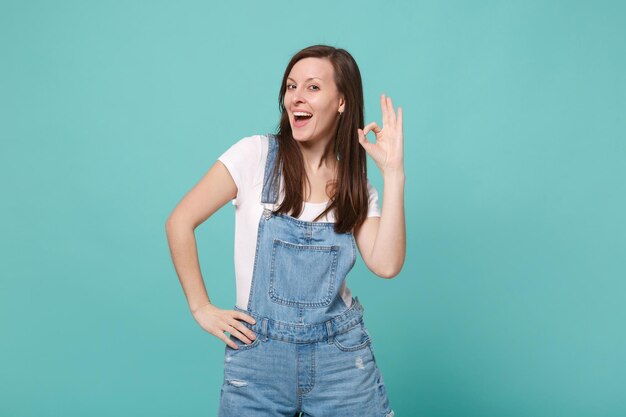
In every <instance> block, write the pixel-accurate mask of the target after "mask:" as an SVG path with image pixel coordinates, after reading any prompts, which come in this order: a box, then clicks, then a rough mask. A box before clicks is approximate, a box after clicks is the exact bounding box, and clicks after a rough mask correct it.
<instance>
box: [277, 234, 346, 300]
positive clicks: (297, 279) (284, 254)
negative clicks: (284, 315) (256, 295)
mask: <svg viewBox="0 0 626 417" xmlns="http://www.w3.org/2000/svg"><path fill="white" fill-rule="evenodd" d="M338 253H339V246H322V245H299V244H295V243H290V242H285V241H283V240H280V239H274V243H273V246H272V259H271V268H270V285H269V296H270V299H271V300H272V301H274V302H275V303H279V304H285V305H288V306H292V307H309V308H310V307H325V306H327V305H329V304H330V302H331V301H332V299H333V295H334V292H335V273H336V270H337V257H338Z"/></svg>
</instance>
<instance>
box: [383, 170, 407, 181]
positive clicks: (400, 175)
mask: <svg viewBox="0 0 626 417" xmlns="http://www.w3.org/2000/svg"><path fill="white" fill-rule="evenodd" d="M404 179H405V175H404V168H394V169H389V168H388V169H385V170H384V171H383V180H384V181H385V182H386V181H403V182H404Z"/></svg>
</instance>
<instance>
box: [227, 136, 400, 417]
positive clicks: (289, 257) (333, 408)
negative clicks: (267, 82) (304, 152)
mask: <svg viewBox="0 0 626 417" xmlns="http://www.w3.org/2000/svg"><path fill="white" fill-rule="evenodd" d="M268 139H269V150H268V156H267V162H266V165H265V177H264V182H263V193H262V198H261V200H262V201H261V204H263V205H264V211H263V215H262V216H261V219H260V220H259V232H258V235H257V245H256V248H257V250H256V256H255V261H254V270H253V275H252V286H251V288H250V297H249V301H248V306H247V308H246V309H240V308H239V307H237V306H235V307H234V308H235V309H236V310H239V311H243V312H245V313H246V314H248V315H250V316H252V317H254V318H255V319H256V323H255V324H254V325H251V324H249V323H247V322H245V321H241V323H242V324H243V325H244V326H246V327H248V328H249V329H251V330H252V331H253V332H254V333H255V334H256V336H257V337H256V339H254V340H253V342H252V343H251V344H245V343H243V342H242V341H240V340H239V339H237V338H235V337H233V336H230V339H231V340H232V341H234V342H235V343H236V344H237V346H238V347H239V349H233V348H231V347H230V346H228V345H226V347H225V354H224V381H223V384H222V389H221V393H220V404H219V416H220V417H235V416H236V417H242V416H243V417H256V416H268V417H269V416H285V417H294V416H298V415H302V416H311V417H324V416H340V417H351V416H358V417H369V416H371V417H392V416H393V414H394V412H393V410H392V409H391V408H390V405H389V400H388V398H387V392H386V388H385V384H384V381H383V377H382V374H381V373H380V370H379V368H378V366H377V364H376V359H375V356H374V350H373V346H372V340H371V337H370V333H369V331H368V329H367V327H366V326H365V322H364V320H363V306H362V305H361V303H360V301H359V299H358V297H353V298H352V303H351V305H350V306H347V305H346V303H345V302H344V301H343V299H342V297H341V294H340V289H341V287H342V284H343V282H344V280H345V278H346V275H347V274H348V272H349V271H350V270H351V269H352V267H353V266H354V263H355V261H356V244H355V241H354V236H353V235H352V233H341V234H339V233H336V232H335V231H334V228H333V224H332V223H324V222H308V221H302V220H298V219H295V218H293V217H291V216H287V215H284V214H276V213H274V212H273V209H274V208H275V204H276V201H277V198H278V189H279V183H275V182H274V181H272V178H273V177H272V168H273V166H274V161H275V158H276V155H277V147H278V141H277V140H276V138H275V137H274V136H273V135H271V134H270V135H268ZM279 178H280V177H279Z"/></svg>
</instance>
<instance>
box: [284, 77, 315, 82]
mask: <svg viewBox="0 0 626 417" xmlns="http://www.w3.org/2000/svg"><path fill="white" fill-rule="evenodd" d="M315 79H317V80H320V81H324V80H322V79H321V78H318V77H311V78H307V79H306V80H305V81H304V82H307V81H311V80H315ZM287 80H291V81H295V80H294V79H293V78H291V77H287Z"/></svg>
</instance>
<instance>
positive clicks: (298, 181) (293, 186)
mask: <svg viewBox="0 0 626 417" xmlns="http://www.w3.org/2000/svg"><path fill="white" fill-rule="evenodd" d="M303 58H326V59H328V60H329V61H330V62H331V64H332V66H333V69H334V73H335V76H334V78H335V84H336V86H337V90H338V91H339V93H340V94H343V96H344V100H345V106H344V111H343V114H341V116H339V123H338V126H337V132H336V136H335V138H334V139H333V140H332V141H331V142H330V146H334V151H335V153H336V154H337V156H338V157H339V160H338V161H337V178H336V182H335V183H334V184H332V190H333V192H332V193H331V194H332V195H331V202H330V204H329V205H328V207H326V209H325V210H324V211H323V212H322V213H320V215H319V216H317V217H316V218H315V220H318V219H319V218H321V217H323V216H324V215H325V214H326V213H328V212H330V211H331V210H334V214H335V220H336V222H335V225H334V229H335V231H336V232H337V233H347V232H351V231H352V229H353V228H354V227H358V226H360V225H361V224H362V223H363V221H364V220H365V218H366V216H367V209H368V200H369V198H368V191H367V164H366V156H365V150H364V149H363V147H362V146H361V145H360V143H359V138H358V133H357V128H361V129H363V123H364V116H363V113H364V112H363V84H362V81H361V73H360V72H359V67H358V66H357V64H356V61H355V60H354V58H353V57H352V55H350V53H348V51H346V50H345V49H341V48H335V47H332V46H328V45H313V46H309V47H307V48H304V49H302V50H301V51H299V52H298V53H296V54H295V55H294V56H293V57H292V58H291V60H290V61H289V64H288V65H287V68H286V69H285V74H284V75H283V81H282V84H281V86H280V93H279V95H278V107H279V109H280V112H281V117H280V124H279V126H278V132H277V134H276V138H277V139H278V144H279V147H278V157H277V158H276V164H275V166H274V180H275V181H276V180H277V177H278V174H279V172H278V170H279V168H278V167H280V166H281V165H282V174H283V183H284V187H285V197H284V199H283V201H282V202H281V204H280V206H279V207H278V209H277V210H276V212H277V213H284V214H287V215H292V216H294V217H299V216H300V214H301V213H302V210H303V209H304V182H305V181H308V178H307V176H306V172H305V169H304V160H303V158H302V153H301V152H300V148H299V147H298V144H297V143H296V141H295V140H294V138H293V133H292V131H291V125H290V123H289V114H288V113H287V110H286V109H285V105H284V98H285V91H286V84H287V78H288V77H289V73H290V72H291V69H292V68H293V66H294V65H295V64H296V62H298V61H299V60H301V59H303Z"/></svg>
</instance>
